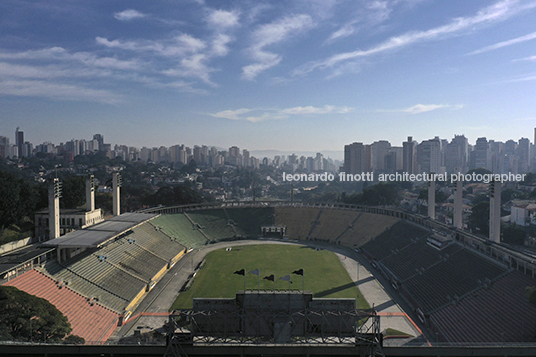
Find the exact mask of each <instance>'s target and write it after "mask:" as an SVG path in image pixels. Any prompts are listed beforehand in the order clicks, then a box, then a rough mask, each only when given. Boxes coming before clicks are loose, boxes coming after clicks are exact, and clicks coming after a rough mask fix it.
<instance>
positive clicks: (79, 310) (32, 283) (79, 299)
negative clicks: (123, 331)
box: [5, 270, 119, 342]
mask: <svg viewBox="0 0 536 357" xmlns="http://www.w3.org/2000/svg"><path fill="white" fill-rule="evenodd" d="M5 285H8V286H14V287H16V288H18V289H20V290H23V291H25V292H27V293H28V294H31V295H35V296H37V297H40V298H43V299H46V300H48V301H49V302H50V303H51V304H53V305H54V306H56V308H57V309H58V310H60V311H61V312H62V313H63V314H64V315H65V316H66V317H67V319H68V320H69V322H70V324H71V327H72V329H73V330H72V332H71V334H73V335H78V336H80V337H83V338H84V339H85V340H86V342H104V341H106V340H107V339H108V337H110V335H111V334H112V332H113V330H114V329H115V327H116V326H117V320H118V318H119V315H118V314H117V313H115V312H113V311H110V310H108V309H106V308H104V307H102V306H100V305H99V304H93V306H92V305H91V304H90V303H89V302H88V300H87V299H86V298H84V297H83V296H81V295H79V294H77V293H75V292H74V291H73V290H71V289H69V288H67V287H63V288H61V289H60V288H59V287H58V285H57V284H56V282H55V281H54V280H52V279H50V278H49V277H47V276H45V275H43V274H41V273H39V272H38V271H36V270H30V271H28V272H26V273H24V274H23V275H21V276H19V277H17V278H15V279H13V280H11V281H10V282H8V283H7V284H5Z"/></svg>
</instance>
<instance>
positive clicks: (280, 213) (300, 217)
mask: <svg viewBox="0 0 536 357" xmlns="http://www.w3.org/2000/svg"><path fill="white" fill-rule="evenodd" d="M318 212H319V209H318V208H310V207H303V208H294V207H276V208H275V224H276V225H277V226H286V227H287V236H288V237H290V238H291V239H306V238H307V235H308V234H309V231H310V230H311V228H312V226H313V224H314V221H315V219H316V217H318ZM326 238H327V237H326Z"/></svg>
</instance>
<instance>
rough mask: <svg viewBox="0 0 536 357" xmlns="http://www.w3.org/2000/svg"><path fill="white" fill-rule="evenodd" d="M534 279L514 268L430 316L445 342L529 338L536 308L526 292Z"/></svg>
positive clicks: (535, 281)
mask: <svg viewBox="0 0 536 357" xmlns="http://www.w3.org/2000/svg"><path fill="white" fill-rule="evenodd" d="M535 285H536V280H535V279H532V278H530V277H528V276H526V275H523V274H522V273H520V272H517V271H514V272H511V273H509V274H507V275H506V276H504V277H502V278H501V279H499V280H497V281H496V282H494V283H493V284H492V286H491V288H489V289H481V290H478V291H477V292H476V293H474V294H472V295H470V296H468V297H466V298H465V299H463V300H462V301H460V303H459V304H458V305H449V306H447V307H445V308H443V309H441V310H439V311H437V312H435V313H433V314H432V315H431V320H432V323H433V324H434V325H435V326H436V327H437V328H438V329H439V331H440V333H441V334H442V335H443V337H444V338H445V340H446V341H448V342H497V341H501V342H519V341H523V342H525V341H530V340H532V338H533V336H534V330H535V328H536V307H534V306H533V305H531V304H530V303H529V302H528V299H527V297H526V295H525V288H526V287H527V286H535Z"/></svg>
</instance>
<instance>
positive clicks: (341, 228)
mask: <svg viewBox="0 0 536 357" xmlns="http://www.w3.org/2000/svg"><path fill="white" fill-rule="evenodd" d="M356 215H358V213H357V212H353V211H343V210H334V209H325V210H324V211H323V213H322V214H321V215H320V216H319V217H318V218H317V220H318V223H317V224H316V225H315V227H313V230H312V231H311V234H310V236H311V238H313V239H329V240H330V242H331V243H335V242H336V240H337V238H339V236H340V235H341V234H342V233H343V232H345V231H346V230H347V229H349V227H350V225H351V224H352V222H353V221H354V220H355V218H356Z"/></svg>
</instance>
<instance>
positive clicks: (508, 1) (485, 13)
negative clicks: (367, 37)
mask: <svg viewBox="0 0 536 357" xmlns="http://www.w3.org/2000/svg"><path fill="white" fill-rule="evenodd" d="M535 6H536V2H534V1H531V2H530V3H529V2H526V3H520V2H518V1H516V0H502V1H499V2H497V3H495V4H493V5H491V6H488V7H486V8H484V9H482V10H480V11H478V12H477V14H476V15H474V16H469V17H458V18H455V19H453V20H452V21H451V22H450V23H448V24H446V25H443V26H439V27H435V28H432V29H429V30H426V31H412V32H406V33H405V34H402V35H399V36H395V37H391V38H390V39H388V40H386V41H384V42H383V43H380V44H378V45H376V46H374V47H371V48H369V49H367V50H356V51H353V52H344V53H339V54H336V55H333V56H331V57H329V58H327V59H325V60H322V61H317V62H310V63H308V64H306V65H304V66H302V67H300V68H297V69H296V70H295V71H294V73H293V75H305V74H307V73H309V72H311V71H313V70H315V69H325V68H333V67H335V66H338V65H340V64H341V63H344V62H346V61H350V60H355V59H356V58H360V57H367V56H371V55H375V54H378V53H382V52H386V51H391V50H395V49H398V48H402V47H405V46H409V45H412V44H415V43H419V42H423V41H430V40H435V39H440V38H444V37H447V36H452V35H454V34H456V33H458V32H460V31H463V30H468V29H471V28H473V27H474V26H476V25H481V24H486V23H492V22H497V21H501V20H504V19H506V18H508V17H510V16H511V15H513V14H514V13H517V12H519V11H522V10H523V9H526V8H528V7H535Z"/></svg>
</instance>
